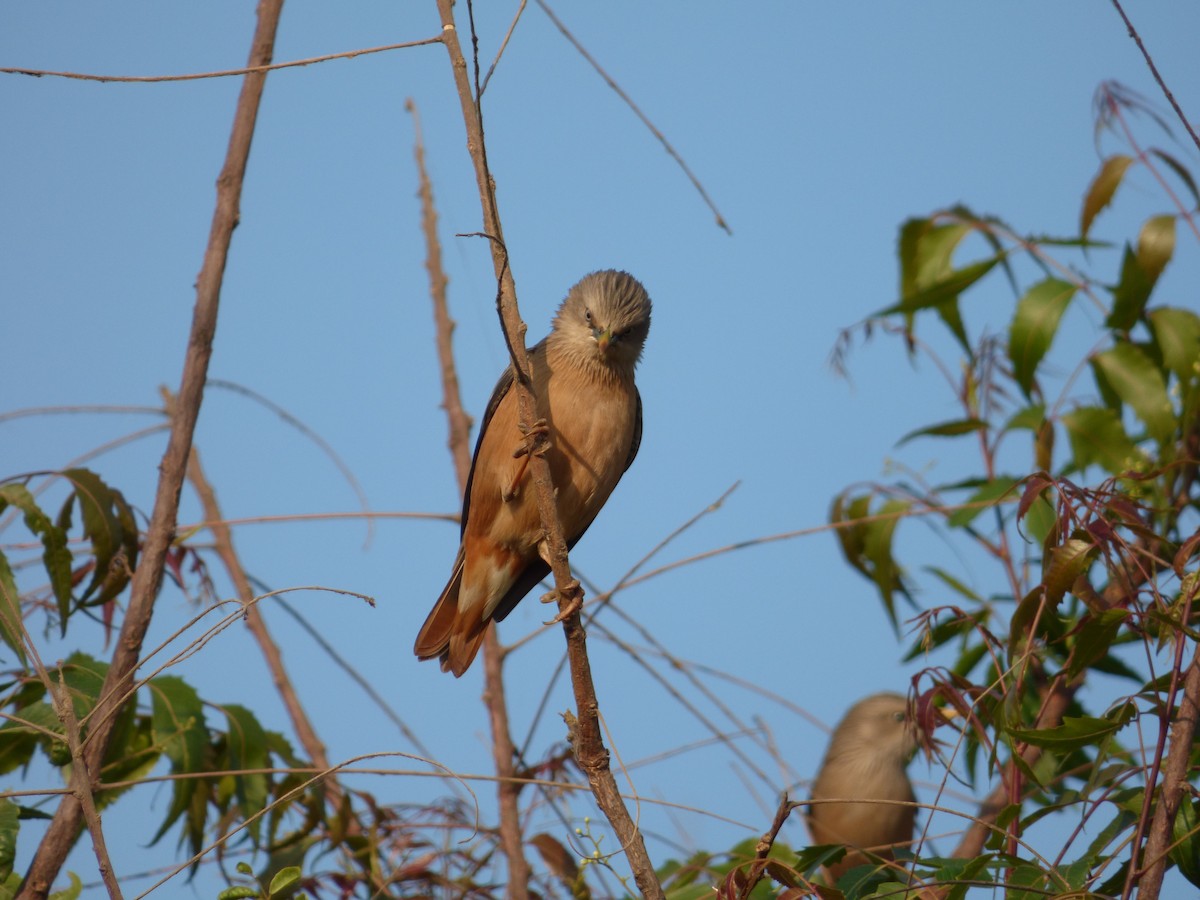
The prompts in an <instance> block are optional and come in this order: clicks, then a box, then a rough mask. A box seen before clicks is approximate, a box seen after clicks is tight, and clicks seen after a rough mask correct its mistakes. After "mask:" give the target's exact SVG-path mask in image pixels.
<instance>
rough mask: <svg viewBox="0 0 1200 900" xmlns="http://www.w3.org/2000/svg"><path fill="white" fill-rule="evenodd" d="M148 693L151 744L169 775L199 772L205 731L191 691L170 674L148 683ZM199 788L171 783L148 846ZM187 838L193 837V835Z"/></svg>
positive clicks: (192, 781) (194, 783)
mask: <svg viewBox="0 0 1200 900" xmlns="http://www.w3.org/2000/svg"><path fill="white" fill-rule="evenodd" d="M150 692H151V707H150V708H151V721H152V723H153V726H154V742H155V744H156V745H157V746H158V747H160V748H161V749H162V752H163V754H164V755H165V756H166V757H167V759H169V760H170V761H171V772H172V774H194V773H197V772H201V771H203V770H204V753H205V750H206V748H207V747H208V728H207V727H206V726H205V722H204V707H203V705H202V704H201V702H200V696H199V695H198V694H197V693H196V690H195V688H193V687H192V686H191V685H189V684H187V682H185V681H184V680H183V679H182V678H178V677H176V676H174V675H160V676H158V677H157V678H154V679H152V680H151V681H150ZM200 788H201V779H196V778H181V779H178V780H177V781H175V782H174V787H173V794H172V798H171V806H170V808H169V809H168V810H167V815H166V818H165V819H164V820H163V824H162V825H161V826H160V828H159V830H158V832H157V833H156V834H155V835H154V837H153V839H152V840H151V843H154V842H156V841H158V840H159V839H160V838H161V837H162V836H163V835H164V834H166V832H167V830H168V829H169V828H170V827H171V826H172V825H173V824H174V823H175V821H176V820H177V819H178V818H179V817H180V816H181V815H182V814H183V813H184V812H185V811H186V810H188V809H189V808H190V807H191V805H192V801H193V796H194V795H195V794H196V792H197V790H199V789H200ZM191 836H192V837H193V838H194V837H195V835H194V833H193V834H192V835H191Z"/></svg>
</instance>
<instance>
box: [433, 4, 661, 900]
mask: <svg viewBox="0 0 1200 900" xmlns="http://www.w3.org/2000/svg"><path fill="white" fill-rule="evenodd" d="M437 7H438V12H439V14H440V15H441V20H442V43H443V44H444V45H445V47H446V52H447V53H448V54H449V56H450V66H451V69H452V71H453V75H454V83H455V86H456V88H457V89H458V98H459V103H460V105H461V106H462V113H463V122H464V125H465V126H466V131H467V149H468V150H469V151H470V154H471V161H472V163H474V166H475V180H476V183H477V185H478V187H479V201H480V204H481V206H482V208H483V227H484V231H485V233H486V235H487V237H488V238H489V243H490V245H491V249H492V263H493V265H494V267H495V270H496V280H497V282H498V283H499V292H498V297H497V306H498V308H499V313H500V320H501V325H502V327H503V330H504V335H505V340H506V341H507V342H508V346H509V354H510V357H511V359H512V366H513V375H514V379H513V380H514V385H513V387H514V389H515V390H516V391H517V402H518V408H519V410H520V412H519V416H520V421H522V422H525V423H527V424H532V423H533V421H534V418H535V414H534V410H536V409H537V405H536V403H535V402H534V397H533V393H532V391H531V389H530V383H529V374H528V373H529V357H528V354H527V352H526V350H525V331H526V328H525V323H524V322H522V321H521V314H520V310H519V309H518V308H517V295H516V285H515V283H514V281H513V277H512V270H511V268H510V267H509V261H508V250H507V248H506V247H505V244H504V233H503V229H502V228H501V226H500V214H499V211H498V210H497V208H496V185H495V181H494V180H493V179H492V175H491V172H490V171H489V170H488V163H487V145H486V143H485V141H484V132H483V115H482V112H481V110H480V106H479V103H478V100H477V97H476V94H475V93H474V92H473V91H472V88H471V82H470V79H469V78H468V76H467V61H466V59H465V58H464V57H463V53H462V48H461V46H460V44H459V40H458V29H457V28H456V26H455V24H454V12H453V0H437ZM469 8H470V6H469V4H468V9H469ZM477 68H478V67H477ZM545 440H546V437H545V435H544V434H538V435H537V436H536V440H535V441H534V442H533V446H531V447H529V472H530V475H531V477H532V479H533V484H534V488H535V493H536V496H537V502H538V512H539V513H540V514H541V520H542V528H543V530H544V533H545V538H544V539H545V542H546V546H547V548H548V550H549V552H548V554H547V555H548V556H549V557H550V559H549V562H550V567H551V571H552V572H553V573H554V585H555V588H556V589H557V591H558V596H559V609H560V611H563V612H565V611H566V610H568V609H571V608H574V610H575V611H574V612H572V613H571V614H570V615H567V616H566V617H565V618H564V619H563V631H564V633H565V635H566V639H567V656H568V659H569V660H570V663H571V683H572V688H573V690H574V694H575V704H576V709H577V715H578V722H577V725H576V730H575V736H574V747H575V758H576V759H577V760H578V762H579V764H580V766H581V767H582V768H583V770H584V771H585V772H586V773H587V776H588V782H589V784H590V785H591V788H592V794H593V795H594V796H595V798H596V803H597V805H598V806H599V807H600V809H601V811H603V813H604V815H605V816H606V817H607V818H608V821H609V824H611V825H612V827H613V830H614V831H615V832H616V835H617V839H618V840H619V841H620V842H621V848H622V849H623V850H624V851H625V853H626V857H627V858H628V860H629V865H630V867H631V869H632V870H633V875H634V879H635V880H636V881H637V885H638V887H639V889H641V891H642V893H643V895H645V896H647V897H654V898H659V897H663V896H664V894H663V890H662V886H661V885H660V884H659V883H658V877H657V876H656V875H655V873H654V865H653V863H651V861H650V856H649V854H648V853H647V852H646V845H645V842H644V841H643V840H642V835H641V832H640V831H639V830H638V827H637V825H636V824H635V823H634V821H633V819H632V817H631V816H630V815H629V810H627V809H626V808H625V804H624V803H623V802H622V800H621V795H620V791H619V790H618V789H617V782H616V779H615V778H614V777H613V774H612V769H611V768H610V766H609V758H608V750H607V749H606V748H605V746H604V742H603V740H602V739H601V735H600V720H599V703H598V702H597V700H596V689H595V686H594V684H593V683H592V677H591V669H590V665H589V663H588V657H587V643H586V642H587V636H586V634H585V633H584V630H583V626H582V624H581V622H580V618H579V609H578V607H579V606H581V605H582V604H581V603H579V601H580V600H581V599H582V591H581V589H580V587H579V583H578V582H577V581H575V580H574V579H573V578H572V577H571V567H570V563H569V561H568V559H567V545H566V542H565V541H564V539H563V532H562V523H561V522H560V521H559V517H558V509H557V505H556V503H555V493H554V484H553V482H552V480H551V478H550V464H549V462H548V461H547V460H546V459H545V457H544V455H542V454H540V453H538V452H537V451H538V450H539V449H540V448H541V447H542V446H544V442H545Z"/></svg>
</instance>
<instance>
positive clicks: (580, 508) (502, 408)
mask: <svg viewBox="0 0 1200 900" xmlns="http://www.w3.org/2000/svg"><path fill="white" fill-rule="evenodd" d="M649 331H650V297H649V296H648V295H647V294H646V289H645V288H644V287H642V284H641V282H639V281H638V280H637V279H636V278H634V277H633V276H632V275H629V274H627V273H625V272H617V271H614V270H606V271H602V272H593V273H592V274H590V275H587V276H585V277H584V278H583V279H582V280H581V281H579V283H578V284H576V285H575V286H574V287H572V288H571V290H570V291H569V292H568V293H567V298H566V299H565V300H564V301H563V303H562V305H561V306H560V307H559V309H558V313H557V314H556V315H555V317H554V322H553V326H552V328H551V331H550V334H549V335H548V336H547V337H546V338H545V339H544V340H542V341H541V342H540V343H538V344H537V345H536V346H535V347H534V348H533V349H532V350H531V351H530V353H529V357H530V360H529V361H530V365H531V379H532V384H533V392H534V394H535V395H536V397H537V401H538V409H537V418H538V421H537V422H531V423H521V422H519V421H518V411H517V392H516V391H515V390H513V389H512V388H513V370H512V368H511V366H510V367H509V369H508V370H507V371H506V372H505V373H504V375H503V376H502V377H501V379H500V382H499V384H497V385H496V389H495V391H493V392H492V399H491V401H490V402H489V403H488V407H487V412H485V413H484V417H483V424H482V426H481V427H480V429H479V439H478V441H477V443H476V444H475V456H474V459H473V460H472V461H471V473H470V475H469V476H468V477H467V489H466V493H465V496H464V497H463V509H462V526H461V538H462V542H461V544H460V546H459V548H458V557H457V558H456V559H455V561H454V568H453V571H452V573H451V575H450V581H449V582H448V583H447V584H446V587H445V588H444V589H443V590H442V594H441V596H440V597H438V599H437V603H435V604H434V607H433V610H432V611H431V612H430V613H429V617H428V618H427V619H426V620H425V624H424V625H423V626H422V627H421V631H420V633H419V634H418V635H417V640H416V643H415V645H414V647H413V650H414V652H415V653H416V655H417V657H418V658H419V659H433V658H435V657H436V658H438V659H440V660H441V664H442V671H449V672H453V673H454V674H455V676H456V677H457V676H460V675H462V674H463V673H464V672H465V671H467V669H468V668H469V667H470V665H471V661H472V660H473V659H474V658H475V654H476V653H477V652H478V651H479V645H480V643H481V642H482V641H483V635H484V633H485V631H486V629H487V627H488V625H489V623H491V622H492V621H493V620H494V621H497V622H499V621H501V620H502V619H504V617H505V616H507V615H508V614H509V613H510V612H512V609H513V607H514V606H516V605H517V603H518V602H519V601H520V600H521V598H522V597H524V596H525V595H526V594H528V593H529V592H530V591H531V590H532V589H533V587H534V585H536V584H537V583H538V582H539V581H541V580H542V579H543V578H545V577H546V575H547V574H548V573H549V572H550V565H549V563H548V562H547V556H548V554H547V552H546V547H545V543H544V534H543V531H542V521H541V516H540V515H539V514H538V508H537V498H536V497H535V496H534V493H535V492H534V489H533V484H532V479H531V478H530V476H529V472H528V469H527V466H528V464H529V457H528V448H529V445H530V435H531V434H532V433H533V432H534V431H537V430H539V429H541V428H545V429H546V430H547V431H548V436H549V442H548V443H549V446H548V449H547V451H546V459H547V461H548V462H549V464H550V474H551V477H552V478H553V480H554V487H555V489H556V492H557V500H558V514H559V517H560V519H561V520H562V527H563V537H564V538H565V539H566V542H567V547H568V548H570V547H573V546H575V542H576V541H578V540H579V539H580V538H581V537H582V536H583V533H584V532H585V531H587V529H588V526H589V525H591V524H592V520H594V519H595V518H596V514H597V513H599V512H600V508H601V507H602V506H604V504H605V502H606V501H607V500H608V497H609V495H610V494H611V493H612V491H613V488H615V487H616V486H617V482H618V481H619V480H620V479H621V476H622V475H623V474H624V473H625V470H626V469H628V468H629V466H630V464H631V463H632V462H633V459H634V457H635V456H636V455H637V451H638V445H639V444H640V443H641V439H642V400H641V397H640V396H639V395H638V390H637V387H636V386H635V385H634V380H633V372H634V368H635V367H636V365H637V362H638V359H639V358H640V357H641V355H642V347H643V345H644V344H645V342H646V335H647V334H648V333H649Z"/></svg>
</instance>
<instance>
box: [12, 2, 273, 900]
mask: <svg viewBox="0 0 1200 900" xmlns="http://www.w3.org/2000/svg"><path fill="white" fill-rule="evenodd" d="M282 9H283V0H261V2H260V3H259V6H258V23H257V26H256V28H255V32H254V40H253V43H252V45H251V49H250V59H249V65H250V66H265V65H269V64H270V62H271V59H272V56H273V55H274V47H275V32H276V29H277V28H278V25H279V17H280V14H281V12H282ZM266 78H267V76H266V73H265V72H253V73H250V74H247V75H246V76H245V77H244V79H243V81H242V91H241V95H240V96H239V97H238V104H237V109H236V111H235V113H234V120H233V129H232V131H231V133H230V136H229V147H228V150H227V151H226V156H225V163H224V165H223V167H222V169H221V174H220V176H219V177H218V178H217V204H216V208H215V209H214V211H213V218H212V226H211V228H210V230H209V238H208V246H207V248H206V250H205V253H204V263H203V265H202V267H201V269H200V275H199V277H198V278H197V280H196V303H195V307H194V309H193V313H192V327H191V332H190V334H189V335H188V344H187V352H186V354H185V356H184V361H183V375H182V377H181V380H180V387H179V392H178V397H179V400H178V403H177V405H176V410H175V415H174V416H173V418H172V420H171V434H170V438H169V439H168V442H167V449H166V452H165V453H164V454H163V458H162V462H161V463H160V465H159V479H158V489H157V492H156V494H155V498H154V511H153V512H152V513H151V516H150V524H149V526H148V528H147V531H146V536H145V541H144V544H143V547H142V558H141V560H140V561H139V562H138V566H137V569H136V570H135V571H134V573H133V584H132V587H131V589H130V598H129V607H128V609H127V611H126V613H125V619H124V621H123V622H122V624H121V633H120V635H119V637H118V640H117V646H116V650H115V651H114V653H113V658H112V663H111V664H110V666H109V669H108V674H107V676H106V677H105V679H104V686H103V688H102V689H101V694H100V698H99V702H98V703H97V704H96V707H95V709H94V710H93V715H92V716H91V717H90V719H91V722H92V725H91V729H90V732H89V733H88V735H87V737H86V739H85V741H86V746H85V748H84V759H85V762H86V763H87V767H88V770H89V772H91V773H97V772H99V771H100V766H101V763H102V762H103V760H104V757H105V754H106V753H107V751H108V744H109V740H110V739H111V737H112V731H113V727H114V726H115V724H116V717H115V713H116V711H117V710H118V709H119V708H120V705H121V704H122V703H123V702H124V700H125V697H126V695H127V694H128V693H129V691H130V690H131V689H132V685H133V673H134V670H135V669H136V668H137V664H138V658H139V657H140V655H141V651H142V642H143V641H144V640H145V636H146V631H147V629H148V628H149V627H150V618H151V614H152V613H153V609H154V601H155V598H156V597H157V596H158V590H159V587H160V586H161V584H162V576H163V567H164V565H165V563H166V557H167V551H168V550H169V549H170V546H171V541H172V540H173V538H174V536H175V519H176V515H177V513H178V511H179V493H180V491H181V490H182V489H183V480H184V472H185V469H186V466H187V460H188V454H189V452H190V450H191V446H192V434H193V432H194V430H195V427H196V420H197V418H198V417H199V415H200V402H201V399H202V398H203V394H204V382H205V378H206V376H207V373H208V361H209V358H210V357H211V355H212V343H213V338H214V336H215V334H216V330H217V309H218V306H219V304H220V295H221V280H222V277H223V276H224V272H225V260H226V258H227V257H228V253H229V245H230V242H231V240H232V237H233V229H234V227H236V225H237V221H238V210H239V201H240V198H241V191H242V181H243V179H244V177H245V174H246V161H247V159H248V158H249V156H250V143H251V139H252V137H253V135H254V124H255V120H256V118H257V116H258V106H259V102H260V100H261V98H262V91H263V85H264V84H265V83H266ZM82 820H83V809H82V806H81V804H80V802H79V800H78V799H77V798H75V797H74V796H71V795H68V796H65V797H64V798H63V800H62V801H61V803H60V804H59V806H58V809H57V810H56V811H55V814H54V819H53V821H51V823H50V827H49V828H48V829H47V831H46V834H45V836H44V837H43V838H42V842H41V844H39V846H38V849H37V851H36V853H35V854H34V858H33V861H32V863H31V864H30V866H29V870H28V871H27V873H26V875H25V881H24V883H23V884H22V886H21V891H20V893H19V894H18V897H19V898H21V900H35V898H37V900H40V898H44V897H46V896H47V895H48V894H49V892H50V888H51V886H52V884H53V882H54V879H55V878H57V877H58V873H59V871H60V870H61V869H62V865H63V862H64V861H65V860H66V857H67V854H68V853H69V852H70V850H71V847H72V846H73V845H74V843H75V841H76V840H77V838H78V836H79V832H80V826H81V824H82Z"/></svg>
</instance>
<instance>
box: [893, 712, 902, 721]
mask: <svg viewBox="0 0 1200 900" xmlns="http://www.w3.org/2000/svg"><path fill="white" fill-rule="evenodd" d="M892 718H893V719H895V720H896V721H897V722H903V721H904V713H902V712H894V713H892Z"/></svg>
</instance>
